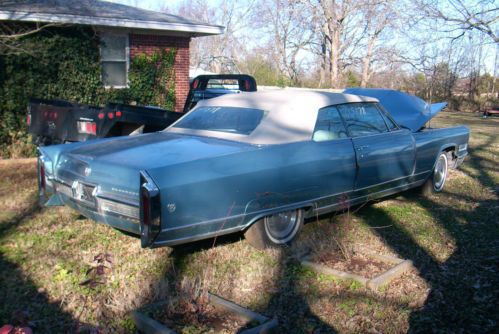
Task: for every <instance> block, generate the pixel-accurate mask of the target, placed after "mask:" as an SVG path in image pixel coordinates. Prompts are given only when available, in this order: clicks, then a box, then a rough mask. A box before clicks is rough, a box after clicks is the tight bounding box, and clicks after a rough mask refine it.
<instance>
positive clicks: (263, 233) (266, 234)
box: [244, 209, 303, 249]
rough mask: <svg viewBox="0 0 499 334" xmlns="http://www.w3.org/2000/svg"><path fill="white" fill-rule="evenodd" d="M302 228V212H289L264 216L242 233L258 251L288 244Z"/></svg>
mask: <svg viewBox="0 0 499 334" xmlns="http://www.w3.org/2000/svg"><path fill="white" fill-rule="evenodd" d="M302 226H303V210H302V209H297V210H290V211H284V212H280V213H276V214H273V215H270V216H266V217H264V218H262V219H260V220H258V221H257V222H255V223H254V224H253V225H251V227H250V228H249V229H248V230H247V231H246V232H245V233H244V237H245V238H246V240H247V241H248V243H249V244H250V245H251V246H253V247H255V248H258V249H265V248H270V247H278V246H282V245H287V244H289V243H290V242H291V241H292V240H293V239H294V238H295V237H296V236H297V235H298V232H300V230H301V228H302Z"/></svg>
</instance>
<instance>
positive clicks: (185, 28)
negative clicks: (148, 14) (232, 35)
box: [0, 10, 225, 36]
mask: <svg viewBox="0 0 499 334" xmlns="http://www.w3.org/2000/svg"><path fill="white" fill-rule="evenodd" d="M0 20H10V21H25V22H50V23H66V24H83V25H95V26H106V27H120V28H138V29H150V30H160V31H178V32H186V33H192V35H193V36H209V35H220V34H223V33H224V32H225V28H224V27H223V26H215V25H203V24H186V23H169V22H160V21H141V20H132V19H118V18H100V17H92V16H81V15H70V14H41V13H30V12H22V11H2V10H0Z"/></svg>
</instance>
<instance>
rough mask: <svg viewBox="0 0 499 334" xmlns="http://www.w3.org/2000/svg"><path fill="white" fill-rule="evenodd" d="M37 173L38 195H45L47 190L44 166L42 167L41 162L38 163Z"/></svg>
mask: <svg viewBox="0 0 499 334" xmlns="http://www.w3.org/2000/svg"><path fill="white" fill-rule="evenodd" d="M38 164H39V166H40V167H39V173H38V178H39V183H40V195H43V194H45V191H46V190H47V183H46V181H45V166H43V162H42V161H39V162H38Z"/></svg>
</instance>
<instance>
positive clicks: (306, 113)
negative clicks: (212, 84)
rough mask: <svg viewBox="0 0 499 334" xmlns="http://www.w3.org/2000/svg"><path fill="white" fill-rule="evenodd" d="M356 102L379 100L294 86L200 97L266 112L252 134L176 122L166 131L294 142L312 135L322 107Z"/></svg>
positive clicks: (208, 103) (204, 102)
mask: <svg viewBox="0 0 499 334" xmlns="http://www.w3.org/2000/svg"><path fill="white" fill-rule="evenodd" d="M352 102H378V100H377V99H375V98H371V97H364V96H358V95H350V94H342V93H330V92H322V91H313V90H292V89H286V90H275V91H260V92H252V93H240V94H226V95H223V96H220V97H217V98H213V99H209V100H202V101H199V103H198V104H197V106H196V108H198V107H201V106H203V107H205V106H210V107H239V108H252V109H260V110H264V111H265V112H266V113H265V116H264V117H263V118H262V120H261V122H260V124H259V125H258V126H257V127H256V129H255V130H254V131H253V132H252V133H251V134H249V135H242V134H236V133H229V132H220V131H207V130H195V129H186V128H176V127H175V123H174V124H172V125H171V126H170V127H169V128H167V130H166V131H168V132H175V133H183V134H190V135H198V136H204V137H215V138H221V139H228V140H234V141H241V142H245V143H249V144H257V145H270V144H285V143H292V142H298V141H304V140H310V139H311V138H312V133H313V130H314V127H315V122H316V120H317V112H318V110H319V109H320V108H323V107H327V106H330V105H336V104H343V103H352ZM195 110H196V109H193V110H192V111H191V112H195Z"/></svg>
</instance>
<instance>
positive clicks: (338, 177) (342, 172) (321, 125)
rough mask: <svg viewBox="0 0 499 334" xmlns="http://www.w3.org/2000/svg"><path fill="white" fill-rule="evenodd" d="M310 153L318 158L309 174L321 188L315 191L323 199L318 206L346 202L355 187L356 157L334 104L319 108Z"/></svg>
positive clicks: (309, 177)
mask: <svg viewBox="0 0 499 334" xmlns="http://www.w3.org/2000/svg"><path fill="white" fill-rule="evenodd" d="M308 152H309V154H313V155H314V156H316V157H317V158H318V159H317V161H316V162H314V165H313V168H314V171H313V172H311V173H309V176H308V179H309V180H311V181H312V182H314V183H316V184H317V185H318V186H317V189H320V192H319V193H317V194H315V197H316V198H321V199H320V200H319V201H318V203H317V204H318V206H319V207H323V208H327V207H330V206H332V205H336V204H338V203H339V202H341V201H344V200H345V196H346V194H349V193H350V192H351V191H352V190H353V187H354V182H355V174H356V172H355V170H356V168H355V166H356V160H355V152H354V149H353V145H352V141H351V139H350V138H349V137H348V134H347V131H346V128H345V125H344V122H343V121H342V119H341V116H340V114H339V113H338V110H337V109H336V107H335V106H330V107H325V108H322V109H320V110H319V111H318V113H317V120H316V124H315V128H314V132H313V135H312V142H311V143H310V144H308Z"/></svg>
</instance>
